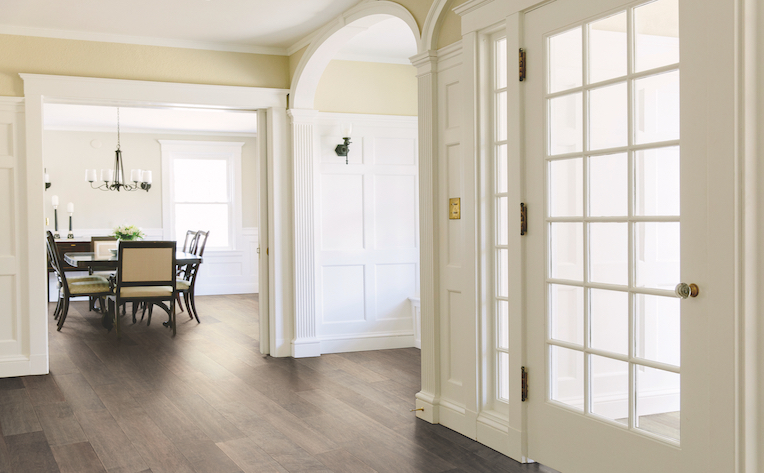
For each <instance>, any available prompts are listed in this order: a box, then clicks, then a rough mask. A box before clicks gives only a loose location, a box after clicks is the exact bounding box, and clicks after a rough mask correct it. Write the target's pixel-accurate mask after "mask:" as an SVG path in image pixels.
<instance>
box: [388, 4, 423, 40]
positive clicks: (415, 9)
mask: <svg viewBox="0 0 764 473" xmlns="http://www.w3.org/2000/svg"><path fill="white" fill-rule="evenodd" d="M392 1H394V2H395V3H399V4H401V5H403V6H404V7H406V9H407V10H408V11H409V12H410V13H411V16H413V17H414V19H415V20H416V24H417V25H418V26H419V33H420V34H421V33H422V27H424V22H425V20H426V19H427V13H429V11H430V7H431V6H432V4H433V0H392Z"/></svg>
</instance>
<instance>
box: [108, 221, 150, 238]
mask: <svg viewBox="0 0 764 473" xmlns="http://www.w3.org/2000/svg"><path fill="white" fill-rule="evenodd" d="M112 235H113V236H115V237H116V238H117V240H123V241H132V240H143V237H145V236H146V235H144V234H143V232H142V231H141V229H140V228H138V227H136V226H135V225H122V226H119V227H116V228H115V229H114V233H112Z"/></svg>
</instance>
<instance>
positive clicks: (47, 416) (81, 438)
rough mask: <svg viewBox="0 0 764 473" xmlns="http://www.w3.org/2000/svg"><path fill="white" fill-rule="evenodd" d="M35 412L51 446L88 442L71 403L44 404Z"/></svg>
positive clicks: (36, 408) (37, 407)
mask: <svg viewBox="0 0 764 473" xmlns="http://www.w3.org/2000/svg"><path fill="white" fill-rule="evenodd" d="M35 412H36V413H37V418H38V419H39V421H40V425H41V426H42V429H43V431H44V432H45V437H46V438H47V439H48V443H49V444H50V445H51V446H54V445H69V444H74V443H82V442H87V441H88V438H87V436H86V435H85V432H83V431H82V427H80V423H79V421H78V420H77V418H76V417H75V416H74V411H73V410H72V407H71V406H70V405H69V403H67V402H58V403H55V404H42V405H39V406H36V407H35Z"/></svg>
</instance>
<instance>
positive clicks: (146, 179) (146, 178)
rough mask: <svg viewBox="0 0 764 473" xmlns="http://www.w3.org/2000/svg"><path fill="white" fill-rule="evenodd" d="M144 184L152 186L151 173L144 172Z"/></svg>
mask: <svg viewBox="0 0 764 473" xmlns="http://www.w3.org/2000/svg"><path fill="white" fill-rule="evenodd" d="M143 182H145V183H146V184H151V171H143Z"/></svg>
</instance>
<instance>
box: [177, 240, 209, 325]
mask: <svg viewBox="0 0 764 473" xmlns="http://www.w3.org/2000/svg"><path fill="white" fill-rule="evenodd" d="M196 235H197V236H196V246H195V248H193V253H194V254H195V255H197V256H204V247H205V246H207V239H208V238H209V236H210V232H208V231H207V232H205V231H202V230H199V231H198V232H196ZM199 266H201V263H196V264H189V265H187V266H186V268H185V270H184V272H183V274H182V275H181V277H179V278H178V280H177V282H176V294H178V305H180V294H181V293H182V294H183V299H184V300H185V301H186V309H188V318H190V319H191V318H196V322H197V323H200V321H199V313H198V312H197V311H196V301H194V289H195V288H196V276H197V274H198V273H199Z"/></svg>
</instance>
